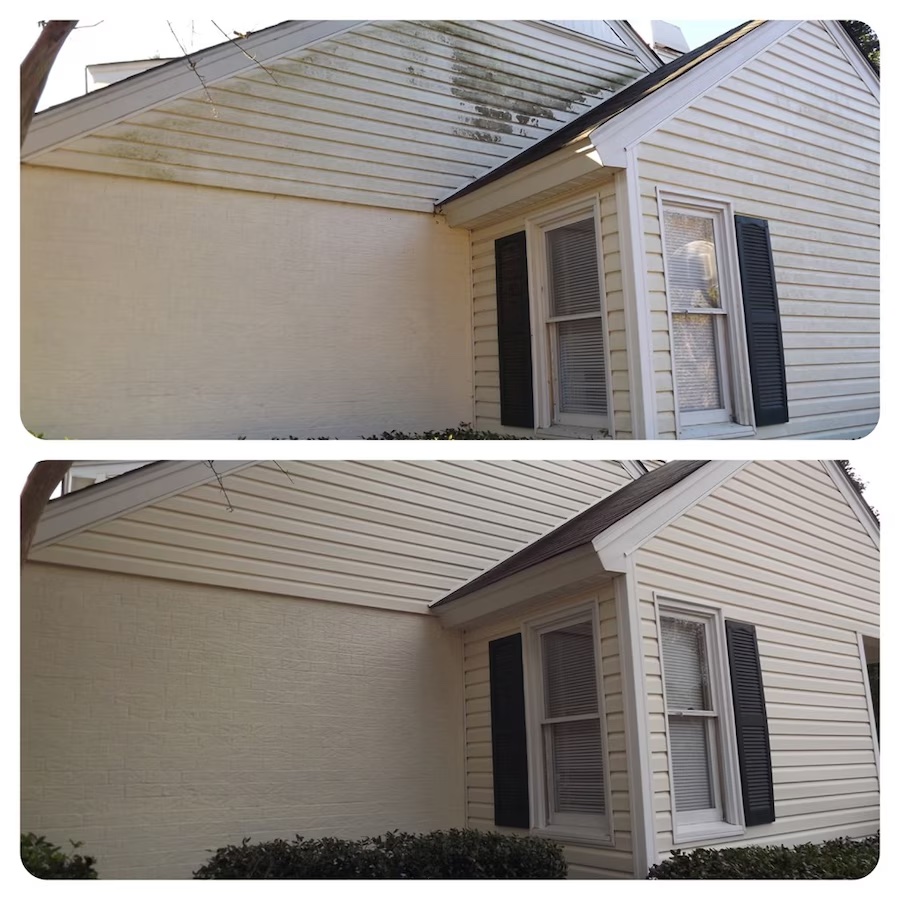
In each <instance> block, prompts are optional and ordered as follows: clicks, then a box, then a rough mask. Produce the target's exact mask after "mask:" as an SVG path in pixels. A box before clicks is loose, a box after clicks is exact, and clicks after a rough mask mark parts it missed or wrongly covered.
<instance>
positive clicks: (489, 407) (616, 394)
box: [471, 174, 631, 438]
mask: <svg viewBox="0 0 900 900" xmlns="http://www.w3.org/2000/svg"><path fill="white" fill-rule="evenodd" d="M601 177H603V178H606V177H607V176H605V175H602V174H597V175H593V176H591V178H592V180H597V179H599V178H601ZM576 196H578V197H582V196H583V197H588V196H589V195H586V194H582V193H580V192H579V190H576V191H575V192H574V194H573V193H572V192H570V191H567V192H566V193H565V194H564V195H561V196H559V197H555V198H554V199H553V200H552V201H550V202H547V203H543V204H540V203H532V204H531V205H530V206H528V207H525V208H520V209H519V211H518V212H517V213H516V214H515V215H512V216H509V217H507V218H505V219H503V220H501V221H499V222H495V223H492V224H490V225H487V226H485V227H481V228H478V229H475V230H473V231H472V232H471V235H472V238H471V240H472V302H473V310H472V316H473V326H472V328H473V335H474V352H473V364H474V372H473V380H474V390H475V423H476V427H478V428H482V429H485V430H488V431H496V432H509V433H513V434H522V435H523V436H524V435H530V434H531V432H530V431H528V430H527V429H520V428H509V427H505V426H503V425H501V424H500V363H499V356H498V347H497V283H496V270H495V261H494V242H495V241H496V240H497V239H498V238H500V237H503V236H504V235H508V234H514V233H515V232H517V231H522V230H523V229H524V228H525V222H526V219H527V218H528V217H530V216H532V215H535V214H537V213H539V212H545V211H547V210H550V209H552V208H553V207H554V206H555V205H558V204H562V203H565V202H568V201H571V200H572V199H573V198H574V197H576ZM593 196H599V198H600V237H601V241H602V244H601V246H602V253H603V258H602V260H601V265H602V271H603V280H604V288H605V290H606V304H607V311H608V316H607V327H608V329H609V352H610V368H611V370H612V383H613V414H614V424H615V430H616V437H617V438H629V437H631V411H630V403H629V396H628V369H627V361H626V358H625V314H624V310H623V299H622V275H621V261H620V256H619V237H618V225H617V217H616V195H615V185H614V182H613V181H612V180H610V179H607V180H605V181H603V182H602V183H600V184H599V185H598V186H597V187H596V188H595V189H594V193H593ZM519 206H520V207H521V204H520V205H519ZM531 324H532V329H534V327H535V325H536V323H534V322H532V323H531Z"/></svg>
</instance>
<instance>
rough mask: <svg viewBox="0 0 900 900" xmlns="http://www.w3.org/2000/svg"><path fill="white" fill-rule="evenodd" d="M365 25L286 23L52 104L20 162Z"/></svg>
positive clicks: (36, 120)
mask: <svg viewBox="0 0 900 900" xmlns="http://www.w3.org/2000/svg"><path fill="white" fill-rule="evenodd" d="M364 24H365V21H364V20H360V21H346V22H326V21H293V22H285V23H283V24H281V25H275V26H273V27H272V28H266V29H264V30H263V31H260V32H257V33H255V34H251V35H250V36H249V37H247V38H246V39H244V40H242V41H240V43H237V42H235V41H226V42H224V43H222V44H216V46H214V47H208V48H207V49H205V50H200V51H198V52H197V53H194V54H190V56H189V57H180V58H179V59H176V60H175V61H173V62H170V63H166V64H164V65H162V66H157V67H155V68H153V69H150V70H148V71H146V72H142V73H141V74H139V75H134V76H132V77H131V78H126V79H125V80H124V81H119V82H116V83H115V84H111V85H109V86H108V87H105V88H103V89H102V90H99V91H94V92H92V93H90V94H86V95H85V96H84V97H79V98H77V99H76V100H70V101H68V102H67V103H63V104H60V105H59V106H54V107H52V108H51V109H48V110H46V111H45V112H42V113H38V115H36V116H35V117H34V120H33V121H32V123H31V128H30V130H29V132H28V137H27V138H26V139H25V144H24V146H23V147H22V161H23V162H30V161H31V160H33V159H35V158H36V157H38V156H40V155H42V154H44V153H47V152H49V151H51V150H54V149H56V148H57V147H59V146H61V145H62V144H65V143H67V142H69V141H73V140H76V139H78V138H80V137H83V136H84V135H86V134H90V133H91V132H93V131H96V130H97V129H99V128H104V127H106V126H107V125H113V124H114V123H116V122H121V121H122V120H123V119H126V118H128V117H129V116H133V115H136V114H137V113H140V112H143V111H144V110H146V109H150V108H152V107H154V106H158V105H159V104H160V103H166V102H168V101H170V100H175V99H177V98H178V97H182V96H184V95H185V94H189V93H191V92H193V91H196V90H198V89H199V88H201V82H200V78H202V80H203V82H204V83H205V84H206V85H211V84H215V83H217V82H219V81H222V80H223V79H225V78H231V77H232V76H234V75H238V74H240V73H241V72H245V71H248V70H250V69H253V68H255V67H258V66H259V65H260V64H263V65H265V63H268V62H272V61H273V60H275V59H277V58H279V57H281V56H285V55H286V54H288V53H292V52H294V51H297V50H303V49H306V48H307V47H310V46H312V45H313V44H316V43H318V42H319V41H323V40H327V39H328V38H332V37H334V36H335V35H338V34H342V33H344V32H345V31H350V30H352V29H353V28H356V27H358V26H359V25H364ZM198 76H199V78H198Z"/></svg>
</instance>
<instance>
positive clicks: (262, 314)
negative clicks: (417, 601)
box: [21, 167, 472, 439]
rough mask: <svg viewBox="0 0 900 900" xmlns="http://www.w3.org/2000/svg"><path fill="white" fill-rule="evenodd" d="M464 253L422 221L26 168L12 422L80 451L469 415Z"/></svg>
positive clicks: (438, 222)
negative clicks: (106, 444) (18, 363)
mask: <svg viewBox="0 0 900 900" xmlns="http://www.w3.org/2000/svg"><path fill="white" fill-rule="evenodd" d="M60 210H64V211H65V212H64V214H61V213H60ZM467 241H468V238H467V235H466V234H465V233H463V232H454V231H451V230H450V229H449V228H447V227H446V226H445V225H444V223H443V220H442V219H440V218H436V217H434V216H433V215H430V214H425V213H412V212H402V211H389V210H377V209H374V208H372V207H364V206H353V205H350V204H339V203H326V202H322V201H316V200H300V199H296V198H290V197H274V196H271V195H262V194H249V193H246V192H238V191H226V190H212V189H209V188H201V187H196V186H193V185H178V184H162V183H160V182H158V181H148V180H144V179H136V178H110V177H107V176H102V175H91V174H81V173H73V172H61V171H57V170H53V169H47V168H37V167H26V168H25V169H24V170H23V182H22V263H21V279H22V300H23V302H22V418H23V421H24V423H25V425H26V426H27V427H28V428H29V429H31V430H32V431H34V432H38V433H43V434H44V435H45V436H47V437H51V438H64V437H68V438H81V439H84V438H92V439H106V438H116V439H123V438H127V439H153V438H165V439H179V438H228V439H234V438H238V437H240V436H246V437H257V438H271V437H282V438H286V437H288V436H290V435H295V436H298V437H316V436H331V437H351V438H352V437H361V436H363V435H369V434H373V433H379V432H381V431H383V430H389V429H393V428H396V429H400V430H403V431H417V430H423V429H426V428H438V429H440V428H448V427H452V426H455V425H457V424H458V423H459V422H461V421H465V422H469V421H471V418H472V400H471V362H470V356H471V346H470V340H471V337H470V321H469V304H468V302H467V297H468V291H469V287H468V280H469V276H468V246H467Z"/></svg>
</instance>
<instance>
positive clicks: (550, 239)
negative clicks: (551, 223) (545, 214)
mask: <svg viewBox="0 0 900 900" xmlns="http://www.w3.org/2000/svg"><path fill="white" fill-rule="evenodd" d="M547 270H548V272H547V274H548V280H549V284H550V315H551V316H577V315H580V314H582V313H599V312H600V273H599V270H598V268H597V241H596V238H595V235H594V220H593V219H585V220H584V221H583V222H575V223H573V224H572V225H563V226H562V227H561V228H554V229H553V230H552V231H548V232H547Z"/></svg>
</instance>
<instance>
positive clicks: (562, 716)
mask: <svg viewBox="0 0 900 900" xmlns="http://www.w3.org/2000/svg"><path fill="white" fill-rule="evenodd" d="M599 633H600V630H599V621H598V612H597V606H596V604H593V605H592V606H590V607H582V608H581V609H579V610H575V611H569V612H568V613H567V614H566V615H565V617H562V618H560V617H559V616H557V617H556V618H554V619H552V620H550V621H547V620H542V621H541V622H540V623H538V624H534V625H532V626H531V627H530V630H529V635H528V637H529V640H528V645H527V646H528V648H529V652H528V663H527V665H528V671H529V676H528V684H529V688H530V690H529V760H530V766H531V783H532V790H531V795H532V806H533V809H532V823H533V825H534V827H535V828H536V829H537V830H538V831H545V832H547V833H548V834H550V835H555V836H557V837H563V836H565V837H568V838H572V839H574V840H576V841H577V840H582V841H588V842H594V843H601V844H609V843H611V827H610V821H611V816H610V813H609V804H610V798H609V778H608V772H609V767H608V764H607V752H606V724H605V716H604V712H603V704H602V699H601V698H602V696H603V693H602V688H601V681H600V678H601V675H600V665H599V662H600V649H599V639H598V636H599Z"/></svg>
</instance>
